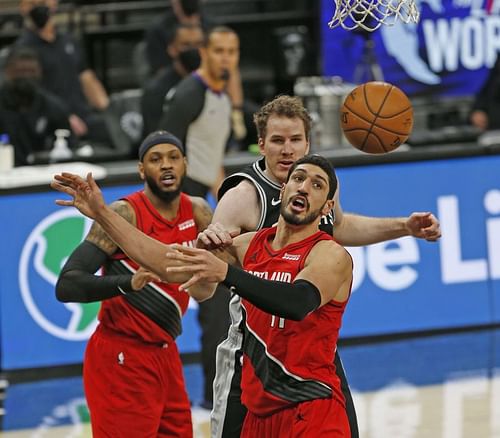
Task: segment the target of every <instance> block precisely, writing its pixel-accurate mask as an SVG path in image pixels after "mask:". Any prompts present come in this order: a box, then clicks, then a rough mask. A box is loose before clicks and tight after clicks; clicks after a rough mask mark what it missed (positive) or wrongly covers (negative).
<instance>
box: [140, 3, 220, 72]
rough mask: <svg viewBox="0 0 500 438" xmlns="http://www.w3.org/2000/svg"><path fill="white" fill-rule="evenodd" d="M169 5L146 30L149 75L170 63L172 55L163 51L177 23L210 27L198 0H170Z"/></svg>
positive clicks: (204, 27)
mask: <svg viewBox="0 0 500 438" xmlns="http://www.w3.org/2000/svg"><path fill="white" fill-rule="evenodd" d="M165 3H166V2H165ZM170 5H171V8H169V9H168V10H167V11H166V12H165V13H164V14H163V15H162V16H161V17H159V19H158V20H156V21H155V22H154V23H153V24H152V26H151V27H150V28H149V29H147V30H146V35H145V40H146V57H147V62H148V64H149V68H150V75H151V76H154V75H156V74H157V73H158V72H159V71H160V70H162V69H164V68H165V67H169V66H171V65H172V62H173V60H174V55H173V54H172V53H170V52H169V51H165V47H167V45H168V44H169V43H170V41H172V40H173V38H174V34H175V33H176V31H177V29H176V25H177V24H184V25H188V26H189V25H197V26H201V27H202V28H203V29H204V30H205V31H206V30H208V28H209V27H210V23H209V22H207V18H206V17H205V15H204V14H203V12H202V10H201V7H200V2H199V0H171V1H170Z"/></svg>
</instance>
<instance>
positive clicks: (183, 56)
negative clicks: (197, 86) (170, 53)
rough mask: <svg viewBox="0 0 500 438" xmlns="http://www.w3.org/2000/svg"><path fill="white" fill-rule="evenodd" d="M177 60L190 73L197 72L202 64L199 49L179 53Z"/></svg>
mask: <svg viewBox="0 0 500 438" xmlns="http://www.w3.org/2000/svg"><path fill="white" fill-rule="evenodd" d="M177 59H178V60H179V62H180V63H181V64H182V66H183V67H184V69H185V70H186V71H187V72H188V73H191V72H192V71H193V70H196V69H197V68H198V67H199V66H200V63H201V58H200V52H199V51H198V49H187V50H183V51H182V52H179V55H177Z"/></svg>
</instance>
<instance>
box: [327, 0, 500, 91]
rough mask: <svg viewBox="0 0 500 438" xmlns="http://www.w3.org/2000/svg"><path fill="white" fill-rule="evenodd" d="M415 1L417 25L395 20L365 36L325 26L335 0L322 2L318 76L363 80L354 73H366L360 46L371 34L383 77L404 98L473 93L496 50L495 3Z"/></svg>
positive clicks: (499, 30) (499, 31)
mask: <svg viewBox="0 0 500 438" xmlns="http://www.w3.org/2000/svg"><path fill="white" fill-rule="evenodd" d="M416 4H417V6H418V8H419V9H420V12H421V16H420V21H419V23H418V24H413V23H410V24H405V23H402V22H397V23H396V24H395V25H394V26H381V27H380V28H379V29H378V30H376V31H375V32H373V33H372V34H367V33H361V32H353V31H347V30H344V29H342V28H335V29H329V28H328V25H327V23H328V22H329V21H330V20H331V17H332V14H333V11H334V2H333V1H332V0H322V12H321V24H320V26H321V34H322V48H321V50H322V60H323V74H324V75H327V76H334V75H338V76H341V77H342V78H343V79H344V80H346V81H348V82H355V83H361V82H365V81H366V80H368V79H367V77H363V76H361V77H359V76H360V72H363V71H366V62H365V61H366V60H367V58H363V54H364V52H363V50H364V48H365V41H366V37H367V36H370V37H371V39H372V41H373V43H374V55H375V60H376V62H377V63H378V64H379V65H380V67H381V68H382V71H383V75H384V80H385V81H387V82H390V83H393V84H396V85H398V86H399V87H400V88H401V89H402V90H403V91H405V92H406V93H407V94H408V95H409V96H422V95H431V94H432V95H434V96H470V95H474V94H476V93H477V91H478V90H479V89H480V87H481V85H482V84H483V83H484V81H485V79H486V77H487V74H488V69H490V68H491V67H492V66H493V64H494V63H495V60H496V58H497V54H498V52H499V51H500V16H499V8H500V5H499V4H498V2H492V1H490V0H478V1H475V0H474V1H473V0H464V1H456V0H426V1H422V0H416ZM357 69H358V70H357ZM356 70H357V72H356Z"/></svg>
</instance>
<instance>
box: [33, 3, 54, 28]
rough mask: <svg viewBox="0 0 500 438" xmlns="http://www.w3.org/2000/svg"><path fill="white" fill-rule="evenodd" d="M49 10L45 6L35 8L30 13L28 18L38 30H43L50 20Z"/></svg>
mask: <svg viewBox="0 0 500 438" xmlns="http://www.w3.org/2000/svg"><path fill="white" fill-rule="evenodd" d="M50 15H51V13H50V9H49V7H48V6H45V5H38V6H35V7H34V8H33V9H32V10H31V11H30V18H31V20H32V21H33V23H34V24H35V26H36V27H37V28H38V29H43V28H44V27H45V25H46V24H47V21H49V18H50Z"/></svg>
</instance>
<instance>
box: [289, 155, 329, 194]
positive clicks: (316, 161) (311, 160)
mask: <svg viewBox="0 0 500 438" xmlns="http://www.w3.org/2000/svg"><path fill="white" fill-rule="evenodd" d="M301 164H313V165H314V166H318V167H319V168H320V169H322V170H323V171H324V172H325V173H326V175H327V176H328V189H329V190H328V198H327V199H333V195H335V192H336V190H337V184H338V181H337V175H336V174H335V169H334V168H333V166H332V164H331V163H330V162H329V161H328V160H327V159H326V158H325V157H322V156H321V155H318V154H309V155H304V156H303V157H302V158H299V159H298V160H297V161H296V162H295V163H293V164H292V166H291V167H290V169H289V170H288V175H287V177H286V182H288V181H289V180H290V176H291V175H292V173H293V171H294V170H295V169H296V168H297V166H299V165H301Z"/></svg>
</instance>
